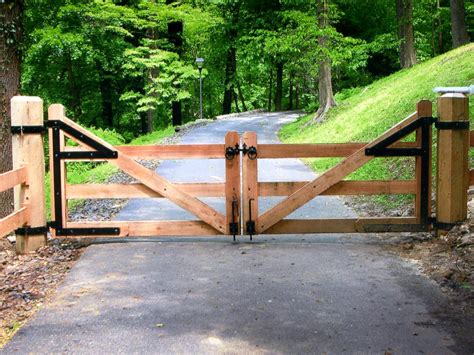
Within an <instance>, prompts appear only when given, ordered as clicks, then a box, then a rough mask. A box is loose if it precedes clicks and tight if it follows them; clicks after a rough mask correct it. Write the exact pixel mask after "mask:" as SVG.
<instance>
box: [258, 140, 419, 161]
mask: <svg viewBox="0 0 474 355" xmlns="http://www.w3.org/2000/svg"><path fill="white" fill-rule="evenodd" d="M366 145H367V143H316V144H310V143H304V144H259V145H258V158H259V159H276V158H345V157H348V156H349V155H351V154H353V153H355V152H357V151H358V150H360V149H361V148H363V147H365V146H366ZM392 147H393V148H416V147H417V143H416V142H399V143H396V144H393V145H392Z"/></svg>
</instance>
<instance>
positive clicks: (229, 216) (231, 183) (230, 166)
mask: <svg viewBox="0 0 474 355" xmlns="http://www.w3.org/2000/svg"><path fill="white" fill-rule="evenodd" d="M239 144H240V136H239V134H238V133H237V132H235V131H232V132H227V134H226V136H225V147H226V148H227V147H232V148H234V147H235V146H236V145H239ZM223 150H224V149H223ZM225 201H226V202H225V205H226V233H227V234H229V235H230V234H233V233H232V232H231V230H230V223H232V221H235V222H236V223H237V224H238V227H237V231H238V232H237V234H240V222H241V219H240V207H241V200H240V154H239V155H237V156H234V158H233V159H225ZM234 201H237V206H236V207H235V216H234V215H233V213H234V209H233V208H232V205H233V202H234Z"/></svg>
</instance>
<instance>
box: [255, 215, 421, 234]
mask: <svg viewBox="0 0 474 355" xmlns="http://www.w3.org/2000/svg"><path fill="white" fill-rule="evenodd" d="M415 223H416V218H413V217H408V218H407V217H396V218H384V217H380V218H329V219H284V220H281V221H279V222H277V223H276V224H274V225H273V226H272V227H270V228H269V229H267V230H266V231H265V233H264V234H306V233H364V227H365V226H366V225H369V224H372V225H374V224H397V225H401V224H415Z"/></svg>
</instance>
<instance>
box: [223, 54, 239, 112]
mask: <svg viewBox="0 0 474 355" xmlns="http://www.w3.org/2000/svg"><path fill="white" fill-rule="evenodd" d="M235 52H236V50H235V47H233V45H232V46H231V47H229V49H228V51H227V60H226V66H225V80H224V103H223V107H222V114H224V115H226V114H228V113H231V111H232V99H233V98H234V80H235V72H236V69H237V68H236V66H237V63H236V57H235V55H236V53H235Z"/></svg>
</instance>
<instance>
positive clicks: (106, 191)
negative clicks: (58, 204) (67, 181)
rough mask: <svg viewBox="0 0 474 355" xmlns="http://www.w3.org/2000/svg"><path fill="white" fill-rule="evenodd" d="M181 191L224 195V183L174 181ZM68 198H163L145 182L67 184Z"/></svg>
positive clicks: (205, 195)
mask: <svg viewBox="0 0 474 355" xmlns="http://www.w3.org/2000/svg"><path fill="white" fill-rule="evenodd" d="M173 185H175V186H176V187H177V188H178V189H180V190H181V191H184V192H187V193H188V194H190V195H193V196H195V197H223V196H225V184H222V183H217V184H216V183H173ZM66 191H67V199H100V198H147V197H150V198H163V195H161V194H160V193H158V192H156V191H153V190H152V189H150V188H149V187H147V186H146V185H144V184H76V185H67V186H66Z"/></svg>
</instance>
